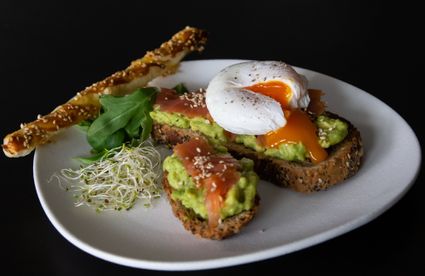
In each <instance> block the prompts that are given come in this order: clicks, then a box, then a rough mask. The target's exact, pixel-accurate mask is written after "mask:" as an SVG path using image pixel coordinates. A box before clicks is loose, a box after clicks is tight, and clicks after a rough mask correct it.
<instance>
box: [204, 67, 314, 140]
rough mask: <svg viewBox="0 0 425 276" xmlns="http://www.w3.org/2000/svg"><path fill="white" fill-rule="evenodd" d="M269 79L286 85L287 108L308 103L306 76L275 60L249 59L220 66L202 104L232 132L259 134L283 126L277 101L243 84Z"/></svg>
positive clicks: (283, 119) (215, 119) (281, 113)
mask: <svg viewBox="0 0 425 276" xmlns="http://www.w3.org/2000/svg"><path fill="white" fill-rule="evenodd" d="M272 80H274V81H281V82H283V83H285V84H286V85H288V86H289V88H290V89H291V91H292V97H291V99H290V101H289V106H290V107H291V108H305V107H307V106H308V104H309V102H310V98H309V97H308V93H307V80H306V78H305V77H304V76H302V75H299V74H298V73H297V72H296V71H295V70H294V69H293V68H292V67H291V66H289V65H287V64H286V63H283V62H278V61H249V62H243V63H238V64H234V65H231V66H229V67H227V68H225V69H223V70H222V71H221V72H219V73H218V74H217V75H216V76H215V77H214V78H213V79H212V80H211V81H210V83H209V85H208V88H207V92H206V104H207V107H208V110H209V112H210V114H211V117H212V118H213V119H214V121H215V122H216V123H217V124H218V125H220V126H221V127H223V128H224V129H225V130H227V131H229V132H231V133H234V134H246V135H262V134H266V133H267V132H270V131H273V130H276V129H278V128H281V127H283V126H285V124H286V119H285V116H284V113H283V109H282V107H281V105H280V103H279V102H277V101H276V100H274V99H272V98H270V97H268V96H265V95H262V94H259V93H255V92H252V91H250V90H247V89H245V88H244V87H248V86H252V85H254V84H257V83H261V82H267V81H272Z"/></svg>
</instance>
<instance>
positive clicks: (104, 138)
mask: <svg viewBox="0 0 425 276" xmlns="http://www.w3.org/2000/svg"><path fill="white" fill-rule="evenodd" d="M157 92H158V89H157V88H154V87H148V88H141V89H138V90H136V91H135V92H133V93H132V94H130V95H127V96H118V97H116V96H112V95H105V96H102V97H101V98H100V103H101V105H102V108H103V111H104V113H102V114H101V115H100V116H99V117H98V118H97V119H96V120H95V121H94V122H93V123H92V124H91V125H90V127H89V129H88V131H87V141H88V142H89V144H90V145H91V146H92V147H93V148H94V149H95V150H96V151H102V150H103V149H111V148H114V147H116V146H119V145H120V144H122V143H124V142H125V141H126V139H127V138H137V137H138V136H140V128H141V127H142V134H141V135H142V140H144V139H146V138H148V137H149V134H150V132H151V130H152V118H151V117H150V115H149V112H150V111H152V110H153V107H152V106H153V104H154V101H155V95H156V93H157ZM127 140H128V139H127Z"/></svg>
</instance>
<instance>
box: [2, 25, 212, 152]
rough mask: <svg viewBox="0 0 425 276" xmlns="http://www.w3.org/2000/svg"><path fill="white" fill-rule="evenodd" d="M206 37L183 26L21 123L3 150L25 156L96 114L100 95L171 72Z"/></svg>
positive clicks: (201, 46)
mask: <svg viewBox="0 0 425 276" xmlns="http://www.w3.org/2000/svg"><path fill="white" fill-rule="evenodd" d="M206 40H207V37H206V32H205V31H203V30H200V29H196V28H191V27H186V28H185V29H183V30H181V31H180V32H178V33H176V34H175V35H174V36H173V37H172V38H171V39H170V40H169V41H167V42H165V43H163V44H162V45H161V46H160V47H159V48H157V49H155V50H153V51H150V52H147V53H146V54H145V56H144V57H142V58H140V59H137V60H135V61H133V62H132V63H131V64H130V66H128V67H127V68H126V69H124V70H122V71H118V72H116V73H114V74H112V75H111V76H109V77H107V78H105V79H104V80H102V81H100V82H97V83H94V84H92V85H91V86H89V87H87V88H85V89H84V90H82V91H80V92H78V93H77V95H76V96H74V97H73V98H72V99H70V100H69V101H68V102H67V103H65V104H63V105H60V106H58V107H57V108H56V109H54V110H53V111H52V112H51V113H50V114H48V115H45V116H40V117H39V118H37V120H35V121H33V122H30V123H28V124H21V129H19V130H17V131H15V132H13V133H11V134H9V135H7V136H6V137H5V138H4V140H3V146H2V147H3V152H4V153H5V155H6V156H8V157H21V156H25V155H27V154H29V153H30V152H31V151H32V150H34V149H35V147H36V146H38V145H41V144H45V143H47V142H48V141H49V140H50V139H51V137H52V136H53V135H54V134H56V133H57V132H58V131H60V130H61V129H63V128H67V127H69V126H72V125H75V124H78V123H80V122H81V121H84V120H89V119H93V118H96V117H97V116H98V114H99V110H100V103H99V96H100V95H104V94H112V95H125V94H129V93H131V92H133V91H134V90H136V89H137V88H140V87H143V86H146V85H147V84H148V82H149V81H151V80H152V79H154V78H156V77H158V76H161V75H167V74H170V73H173V72H174V71H175V70H176V68H177V66H178V65H179V63H180V61H181V60H182V59H183V58H184V56H186V55H187V54H188V53H190V52H193V51H202V50H203V49H204V46H205V43H206Z"/></svg>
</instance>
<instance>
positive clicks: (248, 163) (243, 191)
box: [163, 155, 258, 219]
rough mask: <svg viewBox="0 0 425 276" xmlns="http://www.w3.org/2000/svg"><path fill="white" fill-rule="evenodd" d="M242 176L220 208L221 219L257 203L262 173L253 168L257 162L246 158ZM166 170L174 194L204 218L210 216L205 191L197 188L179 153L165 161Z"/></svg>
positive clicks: (248, 208) (175, 198)
mask: <svg viewBox="0 0 425 276" xmlns="http://www.w3.org/2000/svg"><path fill="white" fill-rule="evenodd" d="M239 162H240V163H241V165H242V172H241V178H240V179H239V181H238V182H237V183H236V184H235V185H234V186H233V187H232V188H231V189H230V190H229V191H228V192H227V195H226V198H225V200H224V205H223V208H222V209H221V211H220V216H221V219H225V218H227V217H230V216H234V215H237V214H239V213H241V212H243V211H246V210H250V209H251V208H252V207H253V206H254V199H255V194H256V190H257V182H258V176H257V174H255V172H254V171H253V166H254V162H253V161H252V160H250V159H246V158H243V159H242V160H240V161H239ZM163 169H164V170H165V171H167V172H168V176H167V179H168V183H169V184H170V186H171V188H172V191H173V192H172V197H173V199H174V200H179V201H180V202H181V203H182V204H183V205H184V206H185V207H186V208H188V209H192V210H193V211H194V212H195V213H196V214H197V215H199V216H200V217H202V218H203V219H207V218H208V213H207V209H206V207H205V190H204V189H202V188H196V186H195V183H194V181H193V180H192V178H191V177H190V176H189V174H188V173H187V172H186V170H185V168H184V166H183V163H182V162H181V161H180V160H179V159H178V157H176V156H175V155H171V156H168V157H167V158H166V159H165V160H164V165H163Z"/></svg>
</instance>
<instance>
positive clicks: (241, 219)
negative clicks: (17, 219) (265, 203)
mask: <svg viewBox="0 0 425 276" xmlns="http://www.w3.org/2000/svg"><path fill="white" fill-rule="evenodd" d="M162 184H163V187H164V191H165V193H166V194H167V198H168V201H169V202H170V205H171V209H172V210H173V213H174V215H175V216H176V217H177V218H178V219H179V220H180V221H181V222H182V224H183V227H184V228H185V229H186V230H187V231H189V232H191V233H192V234H193V235H195V236H197V237H200V238H204V239H211V240H222V239H225V238H227V237H230V236H232V235H234V234H237V233H239V232H240V231H241V229H242V228H243V227H244V226H245V225H246V224H248V223H249V222H250V221H251V220H252V219H253V218H254V216H255V214H256V213H257V211H258V207H259V203H260V198H259V197H258V195H257V196H256V197H255V203H254V207H253V208H252V209H251V210H249V211H243V212H242V213H240V214H238V215H235V216H232V217H229V218H226V219H224V220H223V221H222V222H221V223H219V225H218V226H217V227H215V228H213V229H211V228H210V227H209V225H208V221H206V220H203V219H200V218H199V217H198V216H197V215H196V214H195V212H194V211H193V210H191V209H187V208H186V207H184V206H183V205H182V204H181V203H180V201H178V200H174V199H173V198H172V196H171V193H172V190H171V187H170V184H169V183H168V179H167V173H166V172H165V173H164V176H163V179H162Z"/></svg>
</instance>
